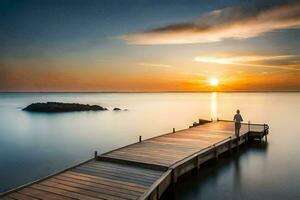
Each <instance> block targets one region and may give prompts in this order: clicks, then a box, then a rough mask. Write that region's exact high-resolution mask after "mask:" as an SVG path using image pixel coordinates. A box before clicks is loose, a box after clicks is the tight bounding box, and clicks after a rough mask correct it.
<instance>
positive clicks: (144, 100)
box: [0, 93, 300, 200]
mask: <svg viewBox="0 0 300 200" xmlns="http://www.w3.org/2000/svg"><path fill="white" fill-rule="evenodd" d="M46 101H61V102H77V103H89V104H98V105H101V106H105V107H108V108H109V109H112V108H114V107H120V108H127V109H128V111H122V112H114V111H103V112H73V113H60V114H37V113H28V112H24V111H22V110H21V108H23V107H25V106H26V105H28V104H30V103H32V102H46ZM299 102H300V93H154V94H152V93H145V94H144V93H139V94H137V93H122V94H120V93H42V94H41V93H26V94H24V93H20V94H16V93H13V94H8V93H2V94H0V191H1V192H3V191H6V190H8V189H10V188H12V187H16V186H19V185H21V184H24V183H27V182H30V181H33V180H35V179H38V178H41V177H43V176H46V175H49V174H51V173H54V172H56V171H58V170H62V169H64V168H66V167H70V166H72V165H74V164H76V163H79V162H81V161H84V160H87V159H89V158H91V157H92V154H93V151H95V150H97V151H98V152H100V153H103V152H106V151H109V150H112V149H114V148H117V147H120V146H123V145H126V144H129V143H133V142H136V141H137V140H138V136H139V135H142V137H143V138H144V139H145V138H149V137H153V136H156V135H160V134H162V133H166V132H170V131H171V130H172V128H173V127H175V128H176V129H183V128H186V127H188V126H189V125H190V124H192V122H193V121H196V120H197V119H198V118H207V119H210V118H214V119H216V118H217V117H219V118H221V119H232V116H233V114H234V112H235V110H236V109H237V108H239V109H240V110H241V113H242V115H243V117H244V120H245V121H248V120H250V121H251V122H253V123H268V124H269V125H270V136H269V138H268V139H269V140H268V144H267V145H254V146H250V147H247V148H244V149H243V150H241V151H240V153H236V154H234V156H233V157H232V158H223V159H221V160H220V161H219V162H218V163H215V164H213V165H212V166H209V167H203V169H202V172H201V173H200V174H199V175H198V176H193V177H188V178H187V177H184V178H182V180H181V181H180V183H179V184H178V186H177V192H176V195H175V198H176V199H187V200H189V199H190V200H194V199H258V200H259V199H261V200H263V199H300V170H299V169H300V156H299V155H300V142H299V141H300V140H299V138H300V136H299V135H300V104H299Z"/></svg>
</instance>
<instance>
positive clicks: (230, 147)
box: [229, 136, 232, 154]
mask: <svg viewBox="0 0 300 200" xmlns="http://www.w3.org/2000/svg"><path fill="white" fill-rule="evenodd" d="M229 139H230V140H229V152H230V154H232V144H231V136H230V137H229Z"/></svg>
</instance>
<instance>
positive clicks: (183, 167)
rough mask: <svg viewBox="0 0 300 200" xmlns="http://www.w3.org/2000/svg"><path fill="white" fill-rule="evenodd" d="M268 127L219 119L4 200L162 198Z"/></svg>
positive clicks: (142, 142)
mask: <svg viewBox="0 0 300 200" xmlns="http://www.w3.org/2000/svg"><path fill="white" fill-rule="evenodd" d="M268 130H269V127H268V125H266V124H250V123H243V124H242V127H241V130H240V138H236V137H235V135H234V123H233V122H231V121H224V120H219V121H217V122H210V123H206V124H203V125H199V126H196V125H194V126H192V127H190V128H188V129H185V130H180V131H175V129H173V131H172V132H171V133H168V134H164V135H161V136H158V137H154V138H150V139H147V140H142V138H141V137H140V138H139V142H137V143H134V144H131V145H128V146H125V147H122V148H119V149H116V150H113V151H110V152H107V153H105V154H102V155H100V156H98V155H97V154H96V155H95V158H94V159H91V160H89V161H87V162H84V163H81V164H79V165H77V166H74V167H72V168H69V169H66V170H64V171H62V172H59V173H57V174H54V175H51V176H48V177H46V178H44V179H41V180H38V181H35V182H33V183H30V184H27V185H24V186H21V187H19V188H16V189H14V190H11V191H8V192H6V193H4V194H1V195H0V197H1V199H10V200H11V199H24V200H29V199H32V200H36V199H86V200H96V199H106V200H110V199H112V200H124V199H127V200H131V199H132V200H133V199H159V198H160V197H161V196H162V194H163V193H164V192H165V190H166V189H167V188H168V187H172V186H173V185H174V184H175V183H176V182H177V180H178V177H180V176H181V175H183V174H185V173H187V172H189V171H191V170H192V169H199V168H200V166H201V164H202V163H204V162H206V161H208V160H210V159H218V157H219V155H220V154H222V153H224V152H227V151H228V152H232V150H233V149H234V148H236V147H238V146H239V145H241V144H243V143H246V142H247V141H248V140H250V139H260V140H261V139H262V138H263V137H265V138H266V136H267V134H268Z"/></svg>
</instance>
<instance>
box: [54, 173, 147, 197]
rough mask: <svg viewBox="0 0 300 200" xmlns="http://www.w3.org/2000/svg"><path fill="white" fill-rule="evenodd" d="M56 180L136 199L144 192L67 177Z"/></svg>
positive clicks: (59, 177) (58, 177)
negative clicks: (128, 195)
mask: <svg viewBox="0 0 300 200" xmlns="http://www.w3.org/2000/svg"><path fill="white" fill-rule="evenodd" d="M55 179H58V180H63V181H68V182H72V183H78V184H81V185H86V186H92V187H95V188H100V189H106V190H111V191H115V192H118V193H122V194H123V193H124V194H130V195H132V196H136V197H138V196H140V195H141V194H142V192H136V191H132V190H129V189H123V188H120V187H114V186H111V185H106V184H103V183H94V182H90V181H85V180H80V179H75V178H70V177H65V176H57V177H55Z"/></svg>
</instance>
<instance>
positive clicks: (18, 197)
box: [8, 192, 38, 200]
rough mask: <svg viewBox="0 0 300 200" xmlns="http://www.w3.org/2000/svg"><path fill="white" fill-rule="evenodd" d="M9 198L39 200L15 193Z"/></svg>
mask: <svg viewBox="0 0 300 200" xmlns="http://www.w3.org/2000/svg"><path fill="white" fill-rule="evenodd" d="M8 197H12V198H13V199H17V200H37V199H38V198H34V197H31V196H28V195H25V194H21V193H19V192H14V193H11V194H9V195H8Z"/></svg>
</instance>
